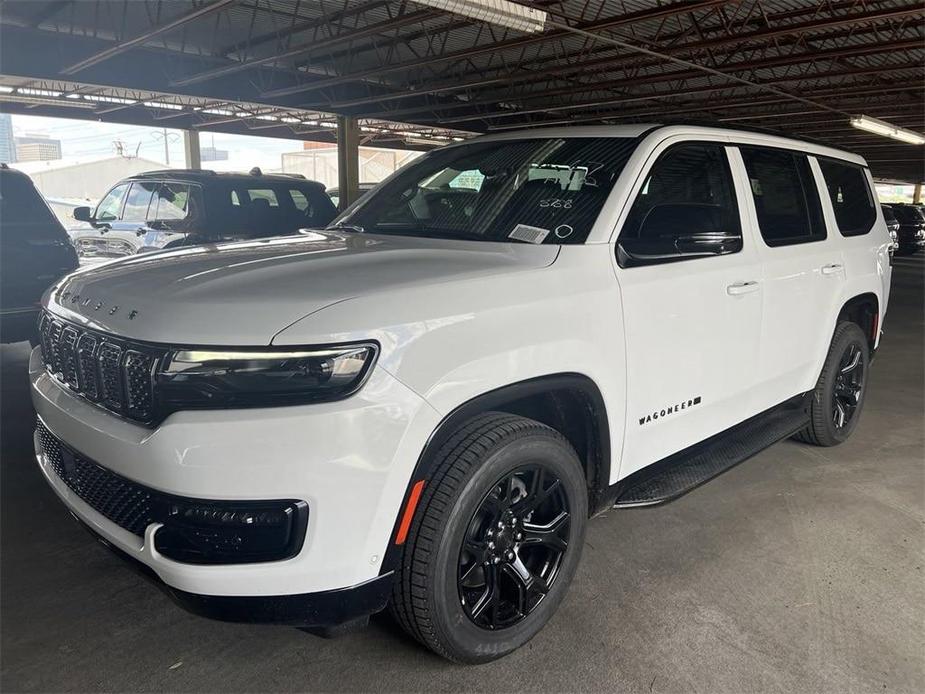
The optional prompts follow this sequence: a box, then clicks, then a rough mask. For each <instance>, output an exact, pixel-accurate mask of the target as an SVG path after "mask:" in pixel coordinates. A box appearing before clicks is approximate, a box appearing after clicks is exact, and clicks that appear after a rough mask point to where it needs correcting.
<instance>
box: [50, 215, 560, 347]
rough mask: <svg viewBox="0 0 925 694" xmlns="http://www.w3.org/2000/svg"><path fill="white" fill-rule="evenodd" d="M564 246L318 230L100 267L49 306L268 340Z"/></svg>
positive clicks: (205, 334) (197, 334)
mask: <svg viewBox="0 0 925 694" xmlns="http://www.w3.org/2000/svg"><path fill="white" fill-rule="evenodd" d="M557 253H558V247H557V246H536V245H530V244H520V243H517V244H507V243H493V242H484V241H451V240H443V239H424V238H413V237H408V236H384V235H374V234H357V233H350V232H329V231H325V232H316V231H312V232H303V233H302V234H301V235H300V236H296V237H284V238H273V239H262V240H259V241H242V242H236V243H225V244H215V245H204V246H194V247H190V248H182V249H178V250H175V251H165V252H158V253H145V254H142V255H138V256H134V257H132V258H129V259H125V260H119V261H117V262H113V263H106V264H103V265H98V266H96V267H92V268H87V269H85V270H80V271H78V272H76V273H73V274H71V275H69V276H68V277H67V278H65V280H63V281H62V282H61V283H59V284H58V285H56V286H55V287H52V288H51V289H50V290H49V292H48V295H47V296H46V303H47V305H48V306H49V307H50V308H51V310H52V311H53V312H54V313H57V314H59V315H61V316H62V317H63V318H65V319H69V320H72V321H74V322H77V323H80V324H83V325H85V326H87V327H89V328H95V329H97V330H102V331H104V332H110V333H114V334H116V335H121V336H123V337H127V338H132V339H136V340H143V341H148V342H160V343H169V344H180V345H237V346H243V345H253V346H260V345H266V344H269V343H270V341H271V340H272V339H273V336H274V335H275V334H276V333H278V332H279V331H281V330H283V329H284V328H286V327H287V326H289V325H291V324H292V323H294V322H295V321H297V320H299V319H301V318H303V317H305V316H308V315H310V314H312V313H315V312H316V311H320V310H321V309H323V308H325V307H326V306H331V305H332V304H335V303H338V302H341V301H345V300H347V299H351V298H354V297H357V296H363V295H368V294H378V293H383V292H387V291H389V290H391V289H397V288H404V287H409V286H420V287H421V290H422V291H426V290H427V289H426V288H427V285H431V284H435V283H443V282H450V281H455V280H462V279H473V278H479V277H482V276H488V275H494V274H500V273H505V274H509V273H511V272H517V271H519V270H531V269H536V268H541V267H546V266H548V265H550V264H552V262H553V261H554V260H555V258H556V255H557Z"/></svg>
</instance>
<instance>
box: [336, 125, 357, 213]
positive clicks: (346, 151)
mask: <svg viewBox="0 0 925 694" xmlns="http://www.w3.org/2000/svg"><path fill="white" fill-rule="evenodd" d="M337 187H338V188H339V190H340V201H339V206H340V209H342V210H343V209H345V208H346V207H347V206H348V205H350V203H352V202H353V201H354V200H356V199H357V198H358V197H359V196H360V127H359V125H358V122H357V119H356V118H351V117H350V116H338V117H337Z"/></svg>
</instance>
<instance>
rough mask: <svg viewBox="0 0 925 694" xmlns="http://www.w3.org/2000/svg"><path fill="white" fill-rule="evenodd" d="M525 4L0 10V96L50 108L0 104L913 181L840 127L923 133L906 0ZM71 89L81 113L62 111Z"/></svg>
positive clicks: (921, 49)
mask: <svg viewBox="0 0 925 694" xmlns="http://www.w3.org/2000/svg"><path fill="white" fill-rule="evenodd" d="M489 1H490V0H486V2H489ZM522 4H527V5H532V6H534V7H537V8H541V9H543V10H545V11H546V12H547V13H548V15H549V16H548V21H547V24H546V28H545V30H544V31H542V32H535V33H530V32H525V31H519V30H514V29H505V28H502V27H499V26H497V25H493V24H488V23H485V22H482V21H477V20H475V19H472V18H468V17H464V16H460V15H456V14H450V13H447V12H443V11H440V10H438V9H436V8H434V7H432V6H429V5H428V4H424V3H421V4H418V3H414V2H404V1H402V0H369V1H367V2H358V1H356V0H208V1H199V0H147V1H144V2H137V1H132V0H124V1H123V0H120V1H104V0H97V1H84V2H69V1H63V2H60V1H59V2H44V3H39V2H17V1H8V2H5V3H4V4H3V6H2V10H0V22H2V39H3V40H2V41H0V73H2V74H3V75H4V78H3V82H2V84H6V85H7V86H8V87H9V86H12V85H14V84H15V85H16V86H17V87H24V88H25V89H26V90H29V89H32V90H33V92H48V93H55V92H61V96H59V97H55V98H52V97H49V96H47V94H46V95H43V94H42V93H32V94H29V93H28V92H26V93H22V90H21V89H20V90H18V91H17V92H12V93H8V94H3V93H0V101H5V102H6V103H2V104H0V106H2V107H3V108H4V110H20V111H23V110H24V111H26V112H31V113H36V114H55V115H60V114H72V113H73V112H75V111H79V112H80V114H81V115H82V116H83V117H93V118H101V119H103V120H113V121H119V122H144V124H157V125H174V126H175V127H191V126H194V125H198V126H199V127H203V128H207V129H216V130H229V131H233V132H252V131H253V133H254V134H262V135H267V134H269V135H281V134H286V133H289V134H288V136H290V137H291V136H293V135H292V134H291V130H292V129H295V130H296V131H298V135H297V136H299V137H302V138H304V139H332V135H331V134H330V133H329V132H323V130H330V124H331V123H332V119H331V118H330V114H334V113H339V114H346V115H352V116H357V117H361V118H364V119H368V120H366V121H364V122H363V127H365V128H366V130H365V131H364V136H365V137H366V138H368V139H369V140H370V142H371V143H376V142H377V141H380V140H382V139H384V138H391V139H390V140H388V141H387V142H383V144H390V145H392V146H394V145H396V144H397V145H399V146H416V144H414V140H411V139H409V138H416V142H417V143H420V142H422V141H426V139H430V140H432V141H448V140H449V139H451V138H452V137H453V136H459V135H461V134H462V133H463V132H466V131H467V132H494V131H504V130H507V129H513V128H521V127H534V126H537V125H558V124H569V123H594V122H602V123H632V122H645V121H653V120H658V121H666V120H673V119H697V120H710V121H719V122H721V123H729V124H738V125H754V126H761V127H770V128H776V129H779V130H781V131H783V132H785V133H789V134H794V135H800V136H811V137H813V138H815V139H817V140H821V141H823V142H825V143H827V144H830V145H832V146H834V147H838V148H841V149H848V150H853V151H856V152H858V153H860V154H862V155H863V156H865V157H866V158H867V160H868V161H869V162H870V164H871V168H872V169H873V171H874V174H875V175H876V176H878V177H881V178H888V179H894V180H906V181H920V180H921V179H922V178H923V172H922V168H923V166H922V163H923V148H922V147H921V146H915V145H907V144H904V143H901V142H898V141H895V140H890V139H886V138H884V137H882V136H879V135H874V134H871V133H865V132H862V131H858V130H855V129H854V128H852V127H851V126H850V125H849V123H848V118H849V116H850V115H853V114H860V113H863V114H866V115H869V116H873V117H876V118H880V119H882V120H886V121H889V122H890V123H893V124H895V125H897V126H902V127H906V128H911V129H915V130H922V129H923V125H925V124H923V90H925V80H923V61H925V32H923V27H925V6H923V4H922V3H921V2H920V1H919V0H912V1H909V0H824V1H821V2H820V1H818V0H665V1H663V2H653V1H649V0H622V1H615V0H607V1H600V0H561V1H558V0H535V1H534V2H525V3H522ZM55 85H59V86H60V88H58V87H56V86H55ZM67 90H72V91H67ZM0 91H2V90H0ZM65 92H66V93H65ZM132 93H139V94H141V95H142V96H144V94H149V95H153V96H152V97H151V98H141V99H135V98H132V97H131V96H125V95H127V94H132ZM75 94H77V95H80V94H86V96H87V98H81V97H80V96H78V97H77V98H73V96H74V95H75ZM94 95H102V96H104V97H106V98H110V99H114V98H129V99H131V100H132V101H133V102H134V103H132V104H123V103H118V102H110V103H106V102H99V101H98V102H93V101H92V97H93V96H94ZM68 96H71V97H72V98H71V101H72V102H74V103H78V102H83V103H82V105H84V106H85V105H86V103H89V104H91V109H84V108H78V107H76V106H75V105H74V104H71V106H64V105H61V103H60V102H61V101H63V100H64V99H66V98H67V97H68ZM10 99H14V101H10ZM48 102H55V103H48ZM168 102H170V103H173V104H174V106H173V107H166V106H163V104H164V103H168ZM158 104H160V105H158ZM177 104H180V105H181V108H180V109H177V108H176V105H177ZM67 109H71V110H70V111H68V110H67ZM197 109H198V110H197ZM210 111H212V113H210ZM216 111H218V112H219V113H217V114H216V113H215V112H216ZM239 111H240V112H242V113H244V112H246V113H248V114H249V115H247V116H241V115H237V112H239ZM224 112H228V115H222V114H223V113H224ZM274 118H276V119H277V120H273V119H274ZM284 119H288V122H287V120H284ZM292 119H297V120H298V122H295V121H293V120H292ZM315 122H317V123H319V124H320V123H327V124H328V125H317V126H314V125H311V123H315ZM306 123H308V125H306ZM402 123H405V124H409V123H410V124H414V126H415V127H413V128H411V127H408V126H405V125H400V124H402ZM380 124H382V125H380ZM377 130H387V131H388V132H386V133H381V132H377ZM316 131H322V132H316ZM412 131H414V132H413V133H412ZM396 132H397V133H398V135H397V136H396V135H395V133H396ZM422 137H425V140H421V138H422Z"/></svg>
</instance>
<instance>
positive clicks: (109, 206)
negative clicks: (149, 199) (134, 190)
mask: <svg viewBox="0 0 925 694" xmlns="http://www.w3.org/2000/svg"><path fill="white" fill-rule="evenodd" d="M128 185H129V184H128V183H123V184H121V185H118V186H116V187H115V188H113V189H112V190H110V191H109V192H108V193H106V197H104V198H103V199H102V200H101V201H100V204H99V205H97V208H96V215H95V216H96V221H98V222H111V221H113V220H115V219H118V218H119V213H120V212H121V211H122V201H123V200H124V199H125V193H126V192H127V191H128Z"/></svg>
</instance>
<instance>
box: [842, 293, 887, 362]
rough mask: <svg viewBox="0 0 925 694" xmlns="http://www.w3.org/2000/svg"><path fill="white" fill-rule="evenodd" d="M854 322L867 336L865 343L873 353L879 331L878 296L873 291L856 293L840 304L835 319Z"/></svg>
mask: <svg viewBox="0 0 925 694" xmlns="http://www.w3.org/2000/svg"><path fill="white" fill-rule="evenodd" d="M842 321H848V322H850V323H855V324H856V325H857V326H858V327H859V328H860V329H861V330H862V331H863V332H864V334H865V335H866V336H867V343H868V345H869V346H870V351H871V353H873V351H874V348H875V347H876V346H877V336H878V333H879V331H880V298H879V297H878V296H877V295H876V294H875V293H873V292H864V293H863V294H857V295H855V296H853V297H851V298H850V299H848V300H847V301H845V302H844V304H842V307H841V309H840V310H839V312H838V317H837V318H836V320H835V324H836V326H837V325H838V323H841V322H842Z"/></svg>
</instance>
